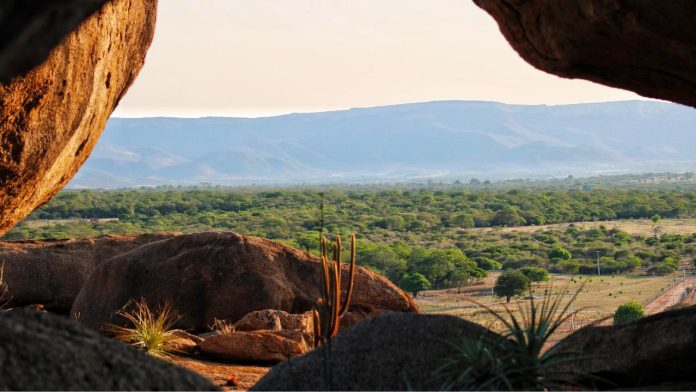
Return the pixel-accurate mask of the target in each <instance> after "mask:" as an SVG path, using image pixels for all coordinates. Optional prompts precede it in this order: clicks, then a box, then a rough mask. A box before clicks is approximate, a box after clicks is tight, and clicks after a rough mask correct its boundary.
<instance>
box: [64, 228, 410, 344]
mask: <svg viewBox="0 0 696 392" xmlns="http://www.w3.org/2000/svg"><path fill="white" fill-rule="evenodd" d="M344 267H346V266H344ZM320 270H321V263H320V261H319V260H318V259H317V258H316V257H314V256H311V255H310V254H308V253H306V252H302V251H299V250H297V249H294V248H291V247H288V246H285V245H282V244H280V243H277V242H274V241H270V240H267V239H263V238H256V237H248V236H242V235H238V234H234V233H219V232H216V233H199V234H190V235H181V236H178V237H174V238H171V239H168V240H164V241H158V242H154V243H151V244H147V245H143V246H141V247H140V248H137V249H134V250H132V251H130V252H127V253H124V254H121V255H118V256H116V257H113V258H111V259H109V260H107V261H105V262H103V263H101V264H100V265H99V266H98V267H97V269H96V270H95V271H94V272H93V273H92V275H91V276H90V278H89V280H88V281H87V283H86V284H85V285H84V287H83V288H82V290H81V291H80V293H79V295H78V296H77V299H76V300H75V303H74V304H73V307H72V310H71V311H70V313H71V315H79V319H80V321H81V322H82V323H84V324H85V325H87V326H89V327H92V328H97V329H98V328H101V327H102V326H103V325H105V324H109V323H121V322H123V320H122V319H121V318H120V317H119V318H117V317H116V316H115V315H114V312H115V311H116V310H118V309H120V308H121V307H123V306H124V305H126V304H127V303H128V302H129V301H130V300H131V299H139V298H144V299H145V300H146V301H147V302H148V303H149V304H150V305H152V306H156V305H157V304H161V303H163V302H165V301H168V302H170V303H171V305H172V306H173V308H174V309H175V310H176V311H177V312H178V313H179V314H180V315H181V319H180V320H179V322H178V323H177V327H179V328H183V329H196V330H204V329H207V328H208V327H209V326H211V325H212V324H213V322H214V321H215V319H222V320H227V321H229V322H236V321H237V320H240V319H241V318H242V317H243V316H244V315H246V314H247V313H249V312H252V311H255V310H262V309H278V310H284V311H286V312H289V313H304V312H306V311H308V310H311V309H312V308H313V307H314V305H315V303H316V301H317V299H318V298H320V297H321V290H322V281H321V272H320ZM342 272H343V274H344V277H345V278H344V282H345V281H346V279H347V275H348V269H347V268H344V270H343V271H342ZM384 311H397V312H415V311H417V308H416V305H415V303H414V302H413V300H412V299H411V298H410V296H408V294H406V293H404V292H403V291H402V290H401V289H399V288H398V287H396V286H395V285H394V284H392V283H391V282H390V281H389V280H388V279H386V278H384V277H383V276H381V275H379V274H376V273H374V272H372V271H370V270H368V269H366V268H363V267H360V266H358V267H357V268H356V272H355V289H354V292H353V299H352V301H351V306H350V308H349V314H350V313H356V314H359V315H361V316H362V317H365V316H370V315H372V314H374V313H380V312H384Z"/></svg>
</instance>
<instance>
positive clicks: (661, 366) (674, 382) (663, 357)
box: [554, 307, 696, 390]
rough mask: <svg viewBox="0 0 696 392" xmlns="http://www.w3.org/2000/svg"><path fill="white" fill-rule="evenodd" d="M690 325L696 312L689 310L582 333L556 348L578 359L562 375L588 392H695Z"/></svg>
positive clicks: (694, 339)
mask: <svg viewBox="0 0 696 392" xmlns="http://www.w3.org/2000/svg"><path fill="white" fill-rule="evenodd" d="M694 325H696V308H694V307H690V308H686V309H680V310H674V311H668V312H664V313H658V314H656V315H653V316H649V317H646V318H643V319H641V320H638V321H635V322H632V323H627V324H622V325H617V326H610V327H588V328H583V329H581V330H579V331H578V332H575V333H574V334H572V335H570V336H568V337H566V338H565V339H563V340H561V341H560V342H559V343H558V344H557V345H556V346H555V347H554V349H555V350H558V352H569V353H577V356H578V357H580V358H581V360H578V361H574V362H570V363H568V364H567V366H565V367H564V369H562V370H564V371H567V372H569V373H570V374H575V377H574V378H575V380H574V381H575V382H577V383H579V384H581V385H586V386H587V387H593V386H597V387H599V388H602V389H605V388H617V387H618V388H620V389H621V388H624V389H633V388H639V387H640V388H642V389H645V390H670V389H679V390H693V389H694V388H696V381H695V379H694V373H693V366H691V364H693V363H694V361H695V360H696V328H694ZM617 353H618V354H619V355H617Z"/></svg>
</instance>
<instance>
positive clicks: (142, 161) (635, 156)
mask: <svg viewBox="0 0 696 392" xmlns="http://www.w3.org/2000/svg"><path fill="white" fill-rule="evenodd" d="M694 146H696V110H694V109H692V108H688V107H684V106H680V105H676V104H671V103H664V102H657V101H623V102H608V103H592V104H576V105H559V106H547V105H506V104H502V103H495V102H478V101H441V102H427V103H415V104H403V105H393V106H384V107H374V108H364V109H351V110H342V111H332V112H323V113H309V114H289V115H283V116H276V117H266V118H255V119H249V118H221V117H206V118H197V119H189V118H112V119H111V120H110V121H109V123H108V125H107V127H106V130H105V131H104V133H103V135H102V137H101V139H100V141H99V144H98V145H97V146H96V148H95V150H94V152H93V153H92V155H91V156H90V158H89V160H88V161H87V162H86V164H85V165H84V167H83V168H82V169H81V170H80V172H79V173H78V174H77V176H76V177H75V178H74V179H73V181H72V182H71V184H70V186H71V187H106V188H109V187H124V186H142V185H164V184H181V185H195V184H198V183H200V182H211V183H213V184H227V185H235V184H251V183H255V184H269V183H279V184H280V183H283V184H288V183H331V182H374V181H406V180H408V181H413V180H419V179H426V178H434V179H462V180H466V179H467V178H469V177H473V176H477V177H482V178H502V177H511V176H534V177H537V176H557V175H568V174H573V175H592V174H600V173H626V172H640V171H656V170H663V171H684V170H694V168H696V153H694Z"/></svg>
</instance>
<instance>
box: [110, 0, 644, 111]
mask: <svg viewBox="0 0 696 392" xmlns="http://www.w3.org/2000/svg"><path fill="white" fill-rule="evenodd" d="M453 99H461V100H486V101H498V102H504V103H517V104H566V103H581V102H603V101H615V100H625V99H640V97H639V96H638V95H636V94H634V93H632V92H629V91H625V90H620V89H615V88H610V87H606V86H602V85H599V84H595V83H592V82H588V81H584V80H569V79H562V78H560V77H557V76H554V75H550V74H546V73H544V72H542V71H539V70H537V69H535V68H534V67H532V66H531V65H529V64H528V63H526V62H525V61H524V60H522V59H521V58H520V57H519V55H518V54H517V53H516V52H515V51H514V50H513V49H512V48H511V47H510V46H509V45H508V43H507V41H505V39H504V38H503V36H502V34H501V33H500V31H499V30H498V26H497V25H496V23H495V22H494V20H493V19H492V18H491V17H490V16H489V15H488V14H486V13H485V12H484V11H483V10H481V9H479V8H478V7H476V6H475V5H474V4H473V2H472V1H471V0H161V1H159V10H158V15H157V27H156V30H155V37H154V40H153V42H152V46H151V48H150V50H149V52H148V54H147V58H146V62H145V66H144V67H143V69H142V71H141V72H140V75H139V77H138V78H137V79H136V81H135V83H134V84H133V85H132V86H131V88H130V89H129V91H128V93H127V94H126V96H125V97H124V98H123V99H122V101H121V102H120V104H119V106H118V108H117V109H116V111H115V112H114V116H118V117H152V116H175V117H202V116H237V117H259V116H271V115H277V114H284V113H292V112H318V111H326V110H336V109H347V108H352V107H370V106H380V105H390V104H398V103H411V102H424V101H436V100H453Z"/></svg>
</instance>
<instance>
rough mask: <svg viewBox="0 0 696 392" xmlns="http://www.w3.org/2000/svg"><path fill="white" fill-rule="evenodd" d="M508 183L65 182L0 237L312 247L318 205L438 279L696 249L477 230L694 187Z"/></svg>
mask: <svg viewBox="0 0 696 392" xmlns="http://www.w3.org/2000/svg"><path fill="white" fill-rule="evenodd" d="M518 185H519V184H518ZM509 188H510V186H509V184H507V185H505V184H503V186H498V187H495V186H485V185H484V184H480V183H475V182H474V183H473V184H467V185H466V186H464V185H461V186H458V185H456V184H455V185H449V186H413V187H388V188H387V187H381V188H380V187H368V186H364V187H350V188H348V187H346V188H342V187H330V188H329V187H323V188H286V189H253V188H246V189H244V188H236V189H233V188H227V189H225V188H217V189H216V188H208V189H195V188H194V189H191V188H189V189H176V188H160V189H137V190H113V191H111V190H109V191H107V190H103V191H99V190H80V191H64V192H62V193H60V194H59V195H58V196H56V197H55V198H54V199H53V200H52V201H51V202H50V203H48V204H47V205H45V206H44V207H42V208H40V209H39V210H37V211H35V212H34V213H33V214H32V215H31V216H30V217H29V218H28V219H27V220H25V221H24V222H22V223H21V224H19V225H18V226H17V227H15V228H14V229H13V230H12V231H10V232H9V233H8V234H6V235H5V236H4V237H3V239H4V240H21V239H35V238H67V237H77V236H94V235H100V234H111V233H143V232H163V231H180V232H199V231H207V230H229V231H235V232H239V233H242V234H248V235H257V236H263V237H267V238H272V239H276V240H280V241H283V242H285V243H288V244H291V245H294V246H297V247H300V248H303V249H306V250H308V251H312V252H315V251H316V248H317V247H318V232H319V230H320V227H321V223H320V222H321V216H322V215H323V222H324V224H323V227H324V230H323V231H324V233H326V234H327V235H328V234H343V235H348V234H349V233H350V232H355V233H357V235H358V238H359V248H358V253H359V262H360V263H361V264H364V265H367V266H369V267H371V268H373V269H375V270H378V271H380V272H382V273H384V274H385V275H386V276H387V277H389V278H390V279H392V280H393V281H395V282H399V281H401V280H402V279H403V278H404V277H405V276H406V277H408V276H411V275H413V274H415V273H419V274H421V275H423V276H424V277H425V278H426V279H427V280H428V282H429V283H430V284H431V285H432V286H433V287H451V286H458V285H461V284H464V283H467V282H472V281H476V280H480V279H482V278H484V277H486V275H487V272H486V271H489V270H495V269H501V268H502V269H507V268H521V267H525V266H538V267H543V268H546V269H548V270H550V271H552V272H565V273H595V272H596V265H597V262H598V261H599V264H600V265H601V266H602V269H603V271H604V273H623V272H633V271H640V272H641V273H654V274H665V273H671V272H673V271H675V270H677V269H678V268H679V263H680V262H682V261H683V260H685V259H688V258H692V257H693V256H694V254H696V233H695V234H692V235H659V233H656V234H658V235H657V236H650V237H640V236H633V235H629V234H627V233H625V232H622V231H619V230H616V229H607V228H595V229H589V230H582V229H580V228H576V227H574V226H572V225H571V226H570V227H568V228H567V229H564V230H551V229H540V230H537V231H531V232H522V231H514V232H506V231H502V230H495V229H493V230H487V231H483V230H477V229H475V228H481V227H494V228H495V227H503V226H532V225H543V224H549V223H561V222H580V221H598V220H613V219H635V218H655V219H658V217H661V218H690V217H696V190H693V189H689V188H684V189H683V188H675V187H672V188H666V187H661V188H658V189H641V188H633V187H613V188H612V187H600V186H597V187H594V188H595V189H588V187H587V186H583V187H566V188H563V187H533V186H517V187H513V188H512V189H509ZM322 205H323V209H322V208H321V206H322ZM322 211H323V212H322ZM106 218H112V219H110V220H106ZM99 219H101V220H99ZM49 223H50V224H49Z"/></svg>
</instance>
